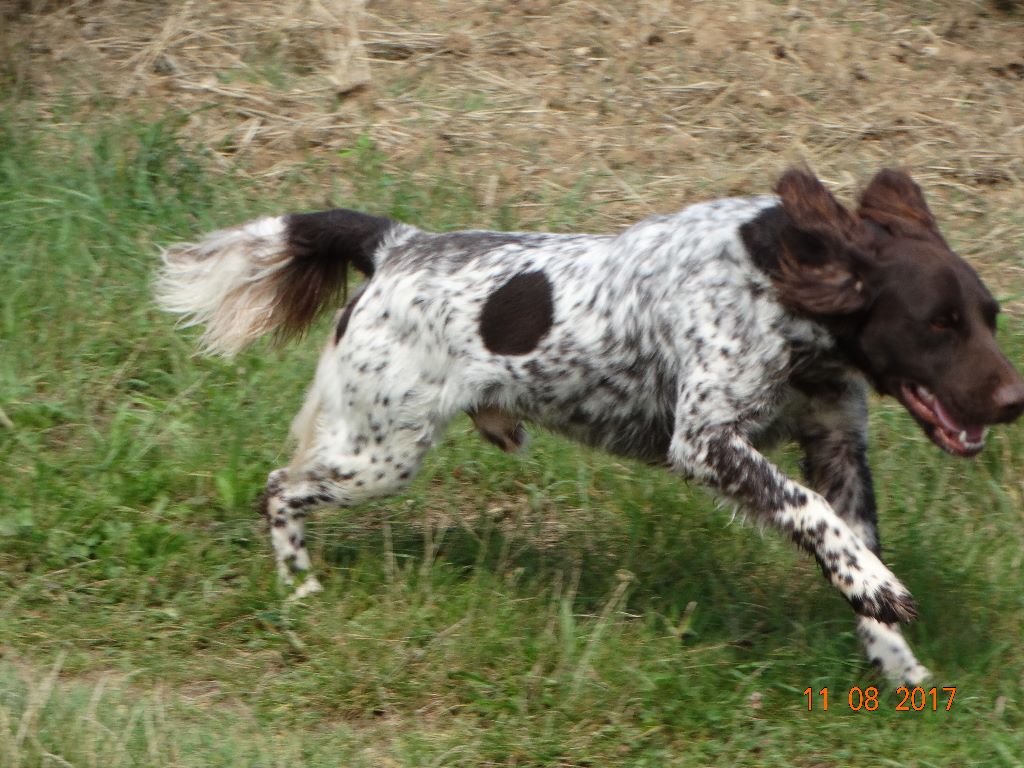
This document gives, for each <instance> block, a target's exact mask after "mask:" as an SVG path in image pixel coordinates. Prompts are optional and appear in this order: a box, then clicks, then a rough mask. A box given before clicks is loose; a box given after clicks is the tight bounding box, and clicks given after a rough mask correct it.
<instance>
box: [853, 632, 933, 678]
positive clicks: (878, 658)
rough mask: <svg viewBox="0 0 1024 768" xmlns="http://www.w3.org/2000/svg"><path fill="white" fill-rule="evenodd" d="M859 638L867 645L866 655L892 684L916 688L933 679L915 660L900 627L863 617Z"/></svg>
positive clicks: (865, 646)
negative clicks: (928, 679)
mask: <svg viewBox="0 0 1024 768" xmlns="http://www.w3.org/2000/svg"><path fill="white" fill-rule="evenodd" d="M857 636H858V637H860V639H861V642H862V643H863V644H864V651H865V653H866V654H867V657H868V658H869V659H870V660H871V663H872V664H874V665H875V666H876V667H877V668H878V669H879V671H881V673H882V674H883V675H885V677H886V678H887V679H888V680H889V681H890V682H892V683H895V684H904V685H909V686H916V685H920V684H921V683H923V682H924V681H925V680H926V679H927V678H928V677H930V676H931V672H929V671H928V668H927V667H925V666H924V665H923V664H921V662H919V661H918V660H917V659H916V658H915V656H914V652H913V651H912V650H910V646H909V645H908V644H907V641H906V640H905V639H904V638H903V635H902V634H901V633H900V630H899V627H897V626H895V625H892V624H883V623H882V622H880V621H878V620H877V619H869V618H868V617H866V616H859V617H857Z"/></svg>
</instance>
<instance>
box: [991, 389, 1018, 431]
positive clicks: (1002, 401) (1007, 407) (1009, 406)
mask: <svg viewBox="0 0 1024 768" xmlns="http://www.w3.org/2000/svg"><path fill="white" fill-rule="evenodd" d="M992 401H993V404H994V405H995V407H996V409H997V412H998V414H999V415H998V417H997V420H998V421H1000V422H1009V421H1014V420H1015V419H1016V418H1017V417H1018V416H1020V415H1021V413H1022V412H1024V381H1021V380H1020V379H1018V380H1017V381H1015V382H1012V383H1010V384H1000V385H999V388H998V389H997V390H996V391H995V392H993V393H992Z"/></svg>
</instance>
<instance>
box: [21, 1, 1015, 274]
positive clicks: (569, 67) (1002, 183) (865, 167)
mask: <svg viewBox="0 0 1024 768" xmlns="http://www.w3.org/2000/svg"><path fill="white" fill-rule="evenodd" d="M21 5H22V6H23V7H24V8H27V11H25V10H24V8H23V9H22V10H23V12H21V13H12V12H9V13H8V16H9V18H8V19H7V34H6V35H5V36H4V37H5V39H6V43H5V47H6V48H7V49H8V54H9V55H8V57H7V58H8V61H9V64H8V65H7V69H8V72H7V75H8V79H12V80H14V81H15V82H17V83H18V84H19V86H20V88H21V92H23V93H31V94H32V95H33V97H34V99H35V100H36V102H37V103H38V104H41V105H42V107H43V108H45V105H46V104H47V103H49V102H51V101H55V100H57V99H58V98H60V97H61V96H62V95H64V94H66V93H68V92H71V93H75V92H78V93H89V94H92V93H95V92H96V91H97V90H99V91H101V92H104V93H106V94H108V95H112V96H114V97H116V98H118V99H121V100H122V102H121V103H122V104H123V106H124V108H125V109H127V110H133V111H145V112H147V113H149V114H152V112H153V111H154V110H161V109H164V108H166V107H168V106H173V107H177V108H180V109H183V110H186V111H188V112H189V113H190V115H191V116H190V118H189V120H188V124H187V130H188V131H189V132H190V133H191V134H192V135H193V136H194V137H195V138H196V139H198V140H200V141H202V142H204V143H207V144H209V145H210V146H211V147H212V148H214V150H215V152H216V153H217V154H218V155H219V156H222V157H224V158H225V161H231V162H235V161H238V160H241V161H242V162H243V163H244V164H245V165H246V167H248V168H251V169H252V170H253V172H254V173H259V174H261V175H263V176H264V177H265V178H266V180H267V183H268V184H270V183H273V181H274V180H275V179H276V178H279V177H281V176H283V175H284V174H287V173H289V172H290V171H292V170H294V169H295V168H296V167H297V166H298V165H300V164H306V165H307V170H306V172H307V173H308V172H309V171H308V161H309V160H310V159H313V161H314V162H313V163H312V165H314V166H315V167H316V169H317V170H316V171H314V172H313V173H312V176H311V179H310V185H311V190H315V189H316V188H317V187H318V185H319V186H320V187H321V188H323V187H326V186H327V185H328V182H327V179H331V182H330V183H331V184H333V185H335V186H337V185H339V184H340V185H341V190H342V192H344V181H343V180H342V181H339V180H338V179H337V177H336V174H335V177H334V178H331V177H332V173H333V172H334V171H336V170H337V168H338V161H337V159H336V153H337V152H338V151H340V150H344V149H346V148H348V147H350V146H352V144H353V142H354V140H355V139H356V137H358V136H360V135H363V134H366V135H368V136H369V137H370V138H371V139H372V140H373V142H374V143H375V145H376V146H377V147H378V148H379V149H380V150H382V151H383V153H384V155H385V156H386V157H387V158H388V160H387V166H388V170H389V171H391V172H394V173H395V174H398V175H400V176H402V177H412V178H414V179H422V180H426V179H427V178H428V177H432V176H434V175H435V174H436V173H437V172H438V170H439V168H442V167H443V168H444V170H445V173H446V174H447V175H448V178H451V179H452V180H453V182H454V183H457V184H461V185H464V186H466V187H467V188H470V189H472V190H474V192H475V195H476V199H477V200H478V201H479V204H480V208H481V217H482V218H484V217H486V216H487V214H488V212H489V211H490V210H491V209H497V207H499V206H503V205H511V206H513V207H514V208H515V210H516V218H517V219H518V221H519V222H521V224H522V226H523V227H529V226H531V225H535V224H536V223H537V222H542V221H543V220H544V218H545V217H544V212H543V210H542V206H544V205H546V204H547V201H550V200H551V199H557V198H558V197H559V196H561V195H565V194H567V193H568V191H569V190H571V189H573V188H579V187H580V186H581V185H582V189H583V190H584V195H585V199H586V202H587V203H588V205H589V206H590V207H589V208H588V210H590V211H591V213H588V214H587V217H588V218H589V219H590V220H589V221H586V222H584V223H585V224H586V225H588V226H590V227H592V228H611V227H614V226H617V225H620V224H622V223H624V222H627V221H630V220H633V219H635V218H637V217H640V216H642V215H645V214H647V213H649V212H651V211H653V210H669V209H673V208H677V207H679V206H681V205H683V204H685V203H687V202H689V201H692V200H694V199H698V198H702V197H707V196H710V195H713V194H747V193H753V192H761V191H764V190H766V189H768V188H769V187H770V185H771V184H772V180H773V179H774V177H775V176H776V175H777V174H778V172H779V171H780V169H782V168H783V167H784V166H785V165H786V164H788V163H790V162H799V161H804V162H808V163H810V164H811V165H812V166H813V167H814V168H815V169H816V170H817V171H818V172H819V173H820V175H822V176H823V177H824V178H826V179H827V180H828V181H829V182H830V183H831V184H832V185H833V186H834V187H835V188H837V189H838V190H839V192H840V193H842V194H845V195H847V196H851V195H853V194H854V193H855V191H856V188H857V186H858V184H860V183H862V182H863V181H864V180H865V178H866V177H867V176H868V175H869V174H870V173H872V172H873V171H874V170H876V169H877V168H878V167H879V166H881V165H883V164H896V165H901V166H905V167H907V168H909V169H910V170H911V171H912V172H913V173H914V175H915V177H916V178H917V179H918V180H919V181H920V183H921V184H922V185H923V186H924V187H925V189H926V191H927V193H928V194H929V196H930V198H931V200H932V201H933V205H934V208H935V209H936V212H937V214H938V215H939V218H940V220H941V221H942V222H944V223H945V226H946V229H947V231H949V232H950V234H951V237H952V239H953V240H954V241H955V242H956V244H957V245H958V246H959V247H960V249H961V250H962V251H963V252H964V253H965V254H966V255H967V256H968V257H970V258H972V260H974V261H975V262H976V263H980V264H981V265H982V267H983V269H985V270H986V272H987V273H988V276H989V277H990V279H992V280H993V281H994V282H996V283H997V284H999V286H1000V288H1001V289H1002V290H1003V291H1004V292H1006V291H1008V290H1010V287H1011V285H1013V286H1020V285H1021V284H1024V279H1021V267H1020V259H1019V256H1018V254H1019V252H1020V248H1021V244H1022V242H1024V217H1022V215H1021V214H1020V211H1021V210H1022V208H1024V100H1022V98H1021V95H1022V90H1024V16H1021V15H1020V12H1019V11H1018V12H1017V13H1016V14H1014V13H1012V12H1011V13H1005V12H1003V11H1000V10H999V9H998V8H997V7H996V6H995V5H993V4H989V3H981V2H969V3H954V2H941V3H928V2H897V3H878V4H868V3H844V2H839V1H838V0H834V1H832V2H821V3H804V4H798V3H790V4H788V5H776V4H772V3H767V2H754V1H753V0H724V1H722V2H718V1H715V2H712V1H710V0H709V1H707V2H701V1H700V0H693V1H691V2H671V1H670V0H623V1H621V2H608V1H607V0H566V1H565V2H555V1H554V0H517V1H513V2H497V0H491V1H490V2H470V1H469V0H448V1H447V2H442V3H438V2H436V1H435V2H430V1H428V0H370V2H368V3H367V4H366V8H365V9H364V8H362V7H361V6H362V5H363V3H362V2H361V0H319V1H317V2H313V1H312V0H279V1H278V2H270V1H269V0H261V1H260V2H255V3H241V2H234V1H231V2H214V3H202V2H178V3H168V4H162V3H160V4H158V3H150V2H143V1H141V0H97V1H95V2H87V1H81V2H76V3H70V4H66V3H56V2H44V1H43V0H35V2H34V3H33V2H31V1H30V2H24V3H22V4H21ZM873 6H876V7H873ZM317 176H319V178H317ZM310 198H311V199H321V198H322V193H321V195H320V196H319V197H318V195H317V193H316V192H314V191H311V195H310Z"/></svg>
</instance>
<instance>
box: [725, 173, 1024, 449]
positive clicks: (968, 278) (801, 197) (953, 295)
mask: <svg viewBox="0 0 1024 768" xmlns="http://www.w3.org/2000/svg"><path fill="white" fill-rule="evenodd" d="M776 191H777V192H778V194H779V197H780V200H781V202H782V214H777V220H776V223H775V225H774V226H773V230H774V238H773V239H774V240H775V243H776V245H775V249H774V253H775V255H774V258H770V259H768V262H767V263H765V260H764V259H763V258H762V259H761V261H762V264H763V265H764V266H765V267H766V268H767V271H768V273H769V275H771V277H772V279H773V282H774V283H775V285H776V287H777V289H778V291H779V296H780V299H781V300H782V301H783V303H784V304H786V305H787V306H789V307H790V308H791V309H793V310H795V311H797V312H800V313H803V314H806V315H809V316H812V317H815V318H819V319H821V320H822V321H824V322H825V323H826V324H828V325H829V326H830V327H831V328H832V329H833V330H834V333H835V334H836V337H837V339H838V340H839V343H840V345H841V346H842V348H843V349H844V351H845V352H846V353H847V354H848V355H849V356H850V358H851V359H852V360H853V362H854V364H856V365H857V366H858V367H859V368H860V369H861V370H862V371H863V372H864V373H865V374H866V375H867V376H868V378H869V379H870V380H871V381H872V382H873V383H874V385H875V387H876V388H877V389H878V390H879V391H880V392H882V393H883V394H888V395H892V396H894V397H896V398H897V399H898V400H899V401H900V402H901V403H902V404H903V405H904V407H906V409H907V410H908V411H910V413H911V415H912V416H913V417H914V419H915V420H916V421H917V422H918V424H920V426H921V428H922V429H923V430H924V431H925V433H926V434H927V435H928V437H930V438H931V440H932V441H933V442H934V443H935V444H936V445H938V446H939V447H940V448H942V449H944V450H946V451H948V452H949V453H952V454H955V455H958V456H973V455H975V454H977V453H978V452H979V451H980V450H981V449H982V448H983V447H984V441H985V434H986V432H987V428H988V427H989V426H990V425H992V424H998V423H1003V422H1010V421H1013V420H1014V419H1016V418H1017V417H1018V416H1020V414H1021V412H1022V411H1024V379H1022V378H1021V376H1020V374H1019V373H1018V372H1017V371H1016V370H1015V369H1014V367H1013V365H1012V364H1011V363H1010V362H1009V360H1007V358H1006V356H1005V355H1004V354H1003V353H1002V351H1001V350H1000V349H999V346H998V345H997V343H996V338H995V331H996V316H997V314H998V313H999V304H998V303H997V302H996V300H995V299H994V298H993V297H992V294H991V293H989V291H988V289H987V288H986V287H985V285H984V283H982V281H981V279H980V278H979V277H978V275H977V273H976V272H975V271H974V270H973V269H972V268H971V267H970V265H969V264H967V262H965V261H964V260H963V259H961V258H960V257H959V256H957V255H956V254H955V253H953V251H952V250H951V249H950V248H949V246H948V245H947V243H946V241H945V240H944V239H943V237H942V235H941V234H940V233H939V230H938V227H937V225H936V223H935V218H934V217H933V216H932V213H931V211H930V210H929V209H928V205H927V204H926V203H925V200H924V196H923V195H922V193H921V190H920V188H919V187H918V186H917V184H915V183H914V182H913V180H912V179H911V178H910V177H909V176H908V175H907V174H905V173H903V172H900V171H894V170H883V171H881V172H880V173H879V174H878V175H876V176H875V178H874V179H873V180H872V181H871V183H870V184H869V185H868V186H867V188H866V189H865V190H864V192H863V194H862V195H861V198H860V203H859V206H858V208H857V210H856V212H851V211H849V210H847V209H846V208H844V207H843V206H842V205H841V204H840V203H839V202H838V201H837V200H836V199H835V198H834V197H833V196H832V195H831V194H830V193H829V191H828V190H827V189H825V187H824V186H823V185H822V184H821V182H820V181H818V180H817V179H816V178H815V177H814V176H813V175H812V174H810V173H808V172H806V171H801V170H793V171H789V172H788V173H786V174H785V175H784V176H783V177H782V179H781V180H780V182H779V185H778V187H777V189H776ZM744 237H745V238H746V237H747V233H746V232H745V233H744ZM755 255H756V251H755Z"/></svg>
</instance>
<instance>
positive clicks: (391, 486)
mask: <svg viewBox="0 0 1024 768" xmlns="http://www.w3.org/2000/svg"><path fill="white" fill-rule="evenodd" d="M394 416H395V415H394V414H389V413H387V412H386V411H385V410H384V409H377V410H369V411H352V412H350V413H349V414H347V417H346V418H344V419H331V418H326V419H325V418H323V417H322V416H321V418H320V419H318V423H317V424H316V426H315V429H316V434H315V436H313V437H312V438H310V442H311V444H310V445H309V446H308V448H307V450H306V453H305V455H304V456H302V457H299V458H300V460H299V461H295V462H293V463H292V465H291V466H289V467H287V468H282V469H277V470H275V471H273V472H271V473H270V476H269V478H268V479H267V486H266V489H265V491H264V495H263V509H264V513H265V514H266V517H267V521H268V523H269V525H270V537H271V542H272V543H273V546H274V554H275V557H276V559H277V570H278V574H279V576H280V578H281V580H282V581H283V582H284V583H285V584H293V583H294V582H295V575H296V574H300V575H305V576H306V578H305V579H303V581H302V583H301V584H300V585H299V586H298V587H297V588H296V591H295V593H294V595H293V596H294V597H302V596H304V595H306V594H309V593H311V592H316V591H318V590H319V589H320V584H319V582H318V581H317V580H316V578H315V577H311V576H309V575H308V571H309V567H310V558H309V552H308V550H307V548H306V541H305V532H304V527H305V519H306V517H308V516H309V514H310V513H311V512H313V511H314V510H316V509H318V508H320V507H332V506H333V507H350V506H352V505H355V504H358V503H360V502H363V501H366V500H368V499H371V498H378V497H382V496H389V495H391V494H394V493H397V492H398V491H400V490H401V489H402V488H404V487H405V486H407V485H408V484H409V483H410V482H411V481H412V479H413V477H415V475H416V473H417V472H418V471H419V468H420V465H421V463H422V460H423V456H424V454H425V453H426V452H427V450H428V449H429V448H430V446H431V445H432V444H433V442H434V436H435V435H436V434H438V433H439V429H438V427H437V426H436V425H435V424H433V423H432V422H431V421H430V420H416V419H412V418H403V419H401V420H396V419H395V417H394Z"/></svg>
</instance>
